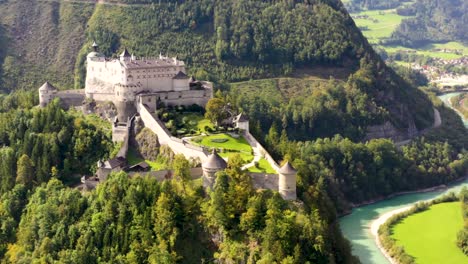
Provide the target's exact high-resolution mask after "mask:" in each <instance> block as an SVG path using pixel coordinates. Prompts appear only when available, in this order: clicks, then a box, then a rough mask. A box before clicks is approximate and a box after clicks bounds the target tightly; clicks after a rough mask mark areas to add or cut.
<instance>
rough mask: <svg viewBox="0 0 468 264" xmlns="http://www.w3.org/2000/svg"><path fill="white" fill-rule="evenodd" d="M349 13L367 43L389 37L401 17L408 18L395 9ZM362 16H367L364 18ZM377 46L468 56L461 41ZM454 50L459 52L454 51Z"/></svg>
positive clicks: (439, 55) (389, 50)
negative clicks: (410, 45) (420, 45)
mask: <svg viewBox="0 0 468 264" xmlns="http://www.w3.org/2000/svg"><path fill="white" fill-rule="evenodd" d="M343 2H345V1H343ZM351 15H352V16H353V18H354V21H355V23H356V25H357V26H358V27H359V28H361V31H362V33H363V34H364V36H365V37H366V38H367V39H368V40H369V43H371V44H374V45H378V43H379V41H380V40H382V39H385V38H388V37H390V36H391V35H392V33H393V31H394V30H395V29H396V28H397V27H398V25H399V24H400V23H401V21H402V20H403V19H406V18H410V17H409V16H400V15H398V14H397V13H396V9H388V10H365V11H362V12H358V13H353V14H351ZM364 16H368V17H366V18H364ZM378 47H380V48H383V49H385V51H386V52H387V53H395V52H397V51H407V52H411V53H415V54H418V55H424V56H428V57H433V58H440V59H446V60H450V59H458V58H460V57H462V56H468V46H466V45H463V43H461V42H448V43H429V44H427V45H425V46H423V47H420V48H417V49H412V48H407V47H403V46H382V45H378ZM438 49H447V51H446V52H443V51H438ZM455 50H457V51H460V52H455Z"/></svg>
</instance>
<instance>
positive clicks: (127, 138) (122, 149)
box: [112, 116, 135, 158]
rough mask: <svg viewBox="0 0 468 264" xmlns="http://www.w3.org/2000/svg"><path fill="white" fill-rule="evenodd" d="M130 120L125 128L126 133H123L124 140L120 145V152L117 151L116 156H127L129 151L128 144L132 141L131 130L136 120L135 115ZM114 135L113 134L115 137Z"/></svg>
mask: <svg viewBox="0 0 468 264" xmlns="http://www.w3.org/2000/svg"><path fill="white" fill-rule="evenodd" d="M129 121H130V122H128V123H127V125H126V126H125V127H124V128H125V133H124V135H123V141H122V146H121V147H120V150H119V152H118V153H117V156H116V157H122V158H127V153H128V146H129V141H130V131H131V129H132V126H133V122H134V121H135V116H133V117H132V118H130V120H129ZM113 137H114V135H112V139H113Z"/></svg>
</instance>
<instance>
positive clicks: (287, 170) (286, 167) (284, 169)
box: [278, 161, 297, 174]
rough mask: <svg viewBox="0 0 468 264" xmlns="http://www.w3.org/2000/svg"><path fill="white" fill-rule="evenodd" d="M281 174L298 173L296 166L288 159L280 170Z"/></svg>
mask: <svg viewBox="0 0 468 264" xmlns="http://www.w3.org/2000/svg"><path fill="white" fill-rule="evenodd" d="M278 172H279V173H281V174H296V173H297V170H296V169H294V167H293V166H292V165H291V163H289V161H286V163H285V164H284V165H283V167H281V168H280V169H279V171H278Z"/></svg>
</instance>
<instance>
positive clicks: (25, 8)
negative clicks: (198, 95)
mask: <svg viewBox="0 0 468 264" xmlns="http://www.w3.org/2000/svg"><path fill="white" fill-rule="evenodd" d="M117 2H118V3H124V4H125V5H120V4H116V3H117ZM133 3H137V4H135V5H132V4H133ZM25 17H27V18H28V19H24V18H25ZM0 20H1V21H2V23H3V24H4V27H5V34H4V38H3V40H4V43H6V44H7V45H8V49H7V50H6V56H4V58H3V67H2V70H3V78H2V80H3V82H2V85H1V87H2V89H3V90H6V91H9V90H14V89H18V88H29V89H33V88H34V89H36V88H37V87H38V86H39V85H40V84H42V83H43V82H44V81H45V80H49V81H51V82H52V83H54V84H55V85H56V86H58V87H60V88H62V89H64V88H72V87H75V88H83V85H84V78H85V72H84V60H85V56H86V54H87V53H88V52H89V51H90V50H91V47H90V45H91V43H92V41H93V40H96V41H97V42H98V43H99V44H100V46H101V47H100V48H101V51H102V52H103V53H105V54H106V55H107V56H116V55H117V54H118V53H119V52H120V51H121V50H122V49H123V47H127V48H129V49H130V50H131V51H132V52H134V53H135V54H137V55H140V56H152V55H153V56H154V55H158V54H159V53H160V52H162V53H164V54H168V55H171V56H178V57H179V58H180V59H182V60H185V61H186V63H187V65H188V69H189V73H190V74H194V75H195V76H196V77H197V78H199V79H209V80H211V81H215V82H216V83H217V84H218V87H221V86H220V84H226V83H230V82H234V81H245V80H252V79H260V78H271V77H278V76H296V75H297V73H298V72H301V73H305V74H302V75H301V76H302V77H305V78H307V76H308V71H309V70H311V71H313V70H314V69H315V68H328V71H327V73H328V72H330V74H328V75H326V74H321V75H320V78H324V80H327V79H329V78H330V76H331V77H334V76H335V74H336V77H335V78H340V79H341V80H343V81H348V84H347V85H346V86H342V85H339V87H340V88H339V89H338V91H336V92H337V93H343V92H346V93H347V94H348V98H347V99H345V100H342V99H339V100H340V101H341V102H340V103H339V104H338V105H337V107H339V108H343V107H345V108H346V106H348V109H344V110H343V111H344V116H342V117H339V120H340V122H344V123H345V124H344V125H343V127H341V128H339V129H336V130H333V131H330V133H325V134H324V133H321V132H317V133H315V132H313V133H311V129H312V128H313V127H314V125H313V124H314V123H315V124H320V123H322V122H326V120H325V117H326V116H325V115H322V114H314V113H310V114H307V115H303V117H302V120H303V121H302V122H299V123H298V122H296V121H294V120H296V119H294V118H293V114H294V111H291V112H290V113H289V114H288V115H287V116H286V118H287V119H288V124H289V125H290V126H291V129H292V130H295V131H305V132H299V133H292V131H290V132H291V136H293V137H296V136H297V138H298V139H302V138H305V137H307V135H308V134H312V135H313V138H314V137H315V136H316V135H317V136H333V134H335V133H341V134H343V135H345V136H347V137H352V138H353V139H360V138H363V136H364V135H365V131H366V127H367V126H369V125H378V124H382V123H383V122H385V121H390V122H391V123H392V124H393V125H394V126H395V127H396V128H397V129H398V130H399V131H400V132H401V133H402V134H403V135H404V134H406V133H408V128H409V127H410V126H412V125H413V124H415V125H416V127H417V128H418V129H420V130H421V129H424V128H426V127H428V126H430V125H431V124H432V122H433V111H432V109H431V103H430V101H429V100H428V99H427V97H426V96H425V95H424V94H422V93H421V92H419V91H418V90H417V89H415V88H414V87H412V86H411V85H410V84H408V83H407V82H405V81H404V80H403V79H402V78H400V77H399V76H398V75H396V74H395V73H394V72H393V71H392V70H391V69H389V68H387V67H386V66H385V64H384V62H383V61H381V59H380V58H379V56H378V55H376V54H375V52H374V51H373V50H372V48H371V47H370V45H369V44H368V43H367V41H366V39H365V38H364V37H363V36H362V34H361V33H360V32H359V30H358V29H357V28H356V26H355V25H354V22H353V21H352V19H351V18H350V16H349V15H348V13H347V12H346V10H345V9H344V7H343V5H342V4H341V2H340V1H337V0H327V1H305V2H304V1H296V0H290V1H282V0H281V1H280V0H275V1H253V0H242V1H215V0H197V1H195V0H191V1H107V4H89V3H82V2H79V1H71V2H68V1H3V2H2V3H0ZM358 70H359V71H358ZM343 73H346V74H343ZM352 73H356V74H353V75H350V74H352ZM349 76H352V77H350V78H349V80H347V79H348V77H349ZM299 82H300V81H299ZM335 85H337V84H336V83H333V82H330V84H329V85H328V86H322V87H328V88H325V89H323V93H324V94H334V93H336V92H334V91H333V89H335V88H333V89H332V87H333V86H335ZM292 88H293V89H294V87H292ZM350 89H351V90H352V92H350V91H351V90H350ZM335 90H336V89H335ZM357 97H359V98H360V99H357ZM356 100H361V102H360V103H358V104H355V103H356ZM282 104H283V105H285V106H286V105H288V104H289V105H291V104H293V102H292V99H291V98H289V97H283V98H282ZM318 104H321V102H319V101H318V100H317V99H315V98H314V97H313V96H312V97H309V102H304V107H309V106H312V105H318ZM317 110H318V111H319V109H317ZM300 111H302V110H301V109H296V110H295V112H300ZM369 113H370V114H369ZM248 114H249V115H250V114H252V115H255V113H248ZM275 117H276V119H275V120H270V121H269V123H266V124H265V127H263V129H264V130H268V129H269V127H270V126H271V124H272V123H271V122H276V123H281V122H282V120H281V118H283V117H282V116H275ZM350 119H354V120H358V119H359V120H360V121H359V122H358V123H357V124H356V127H357V128H356V129H357V130H359V131H348V130H356V129H350V128H348V127H347V126H348V125H349V124H350V123H349V120H350ZM302 123H305V125H303V124H302Z"/></svg>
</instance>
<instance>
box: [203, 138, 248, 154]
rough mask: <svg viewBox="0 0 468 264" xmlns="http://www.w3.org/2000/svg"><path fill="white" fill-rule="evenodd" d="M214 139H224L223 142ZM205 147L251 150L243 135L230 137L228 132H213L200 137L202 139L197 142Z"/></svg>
mask: <svg viewBox="0 0 468 264" xmlns="http://www.w3.org/2000/svg"><path fill="white" fill-rule="evenodd" d="M216 140H226V141H225V142H215V141H216ZM199 144H200V145H203V146H205V147H212V148H223V149H230V150H235V151H242V152H251V151H252V148H251V147H250V145H249V143H248V142H247V140H245V138H244V137H242V136H240V137H239V138H234V137H231V136H230V135H228V134H214V135H209V136H204V137H202V141H201V142H200V143H199Z"/></svg>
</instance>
